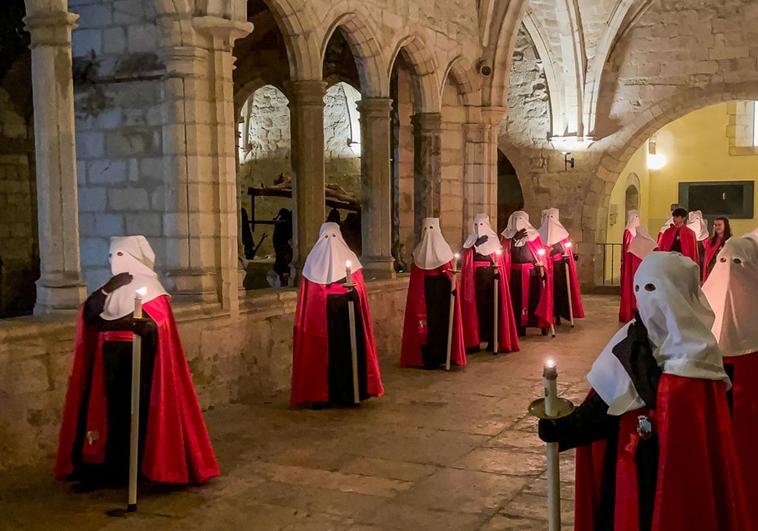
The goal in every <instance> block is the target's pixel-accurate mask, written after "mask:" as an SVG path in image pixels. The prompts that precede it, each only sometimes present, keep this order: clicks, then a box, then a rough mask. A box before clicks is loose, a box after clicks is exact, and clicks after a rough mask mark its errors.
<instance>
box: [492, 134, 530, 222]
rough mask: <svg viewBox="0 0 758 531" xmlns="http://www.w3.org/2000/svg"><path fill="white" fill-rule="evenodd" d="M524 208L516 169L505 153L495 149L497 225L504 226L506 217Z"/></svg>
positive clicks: (506, 220)
mask: <svg viewBox="0 0 758 531" xmlns="http://www.w3.org/2000/svg"><path fill="white" fill-rule="evenodd" d="M523 208H524V195H523V194H522V193H521V183H520V182H519V180H518V175H516V169H515V168H514V167H513V164H511V161H509V160H508V157H506V156H505V154H504V153H503V152H502V151H500V150H499V149H498V150H497V226H498V230H500V229H502V228H504V227H505V225H506V224H507V223H508V218H509V217H510V216H511V214H513V213H514V212H515V211H517V210H522V209H523Z"/></svg>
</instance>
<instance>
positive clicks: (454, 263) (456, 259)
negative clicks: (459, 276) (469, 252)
mask: <svg viewBox="0 0 758 531" xmlns="http://www.w3.org/2000/svg"><path fill="white" fill-rule="evenodd" d="M453 257H454V258H455V260H454V261H453V271H458V260H460V258H461V255H460V254H458V253H455V254H454V255H453Z"/></svg>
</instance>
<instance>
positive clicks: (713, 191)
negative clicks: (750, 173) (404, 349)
mask: <svg viewBox="0 0 758 531" xmlns="http://www.w3.org/2000/svg"><path fill="white" fill-rule="evenodd" d="M754 198H755V181H692V182H681V183H679V204H680V205H682V206H685V207H686V208H687V209H688V210H702V211H703V216H704V217H705V218H708V219H713V218H714V217H718V216H725V217H728V218H732V219H752V218H753V212H754Z"/></svg>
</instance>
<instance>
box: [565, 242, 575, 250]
mask: <svg viewBox="0 0 758 531" xmlns="http://www.w3.org/2000/svg"><path fill="white" fill-rule="evenodd" d="M573 246H574V244H573V243H572V242H566V247H567V248H569V249H571V248H572V247H573Z"/></svg>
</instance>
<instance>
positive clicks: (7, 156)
mask: <svg viewBox="0 0 758 531" xmlns="http://www.w3.org/2000/svg"><path fill="white" fill-rule="evenodd" d="M0 144H2V145H3V147H4V149H3V150H2V152H0V261H2V263H1V264H0V317H5V316H10V315H22V314H25V313H30V312H31V311H32V307H33V306H34V299H35V290H34V281H35V280H36V279H37V277H38V276H39V249H38V243H37V206H36V205H37V192H36V181H35V177H34V153H33V151H32V149H33V146H34V138H33V131H32V128H31V127H29V125H28V124H27V121H26V119H25V118H24V117H23V116H21V115H20V114H19V113H18V111H16V110H15V108H14V107H13V105H12V103H11V102H10V99H9V96H8V93H7V92H6V91H5V90H3V89H0Z"/></svg>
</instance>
